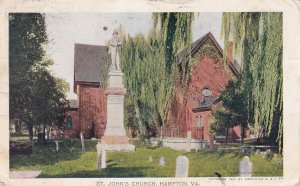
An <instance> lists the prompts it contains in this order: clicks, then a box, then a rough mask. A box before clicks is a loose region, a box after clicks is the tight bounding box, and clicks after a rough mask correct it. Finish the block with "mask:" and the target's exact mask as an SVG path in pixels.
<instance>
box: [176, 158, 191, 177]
mask: <svg viewBox="0 0 300 186" xmlns="http://www.w3.org/2000/svg"><path fill="white" fill-rule="evenodd" d="M188 176H189V159H188V158H187V157H186V156H178V157H177V158H176V173H175V177H188Z"/></svg>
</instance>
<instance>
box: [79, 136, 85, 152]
mask: <svg viewBox="0 0 300 186" xmlns="http://www.w3.org/2000/svg"><path fill="white" fill-rule="evenodd" d="M80 140H81V146H82V148H81V150H82V151H83V152H84V151H85V145H84V137H83V134H82V132H80Z"/></svg>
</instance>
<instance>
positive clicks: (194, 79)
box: [68, 32, 241, 140]
mask: <svg viewBox="0 0 300 186" xmlns="http://www.w3.org/2000/svg"><path fill="white" fill-rule="evenodd" d="M226 47H228V49H227V53H228V56H227V57H226V60H224V57H223V50H222V48H221V47H220V45H219V44H218V42H217V41H216V40H215V38H214V36H213V35H212V34H211V33H210V32H209V33H207V34H206V35H204V36H203V37H201V38H200V39H198V40H197V41H195V42H194V43H193V45H192V54H191V55H192V62H193V64H192V65H191V66H192V68H191V69H190V71H189V72H184V70H183V69H186V65H188V64H186V63H187V60H186V59H185V57H183V58H182V57H181V58H178V68H179V71H182V72H181V74H179V76H181V77H180V78H179V80H178V82H177V86H176V90H175V96H174V98H173V100H172V102H171V107H170V110H169V113H168V119H167V120H168V122H167V125H166V126H165V127H164V128H163V129H160V130H159V131H157V134H159V135H160V133H161V134H162V133H164V136H179V137H180V136H182V137H185V136H186V132H187V131H191V132H192V137H193V138H195V139H201V140H208V139H209V125H210V119H209V118H210V115H211V112H212V111H213V110H214V109H215V108H216V107H217V105H218V104H219V103H220V101H221V100H220V98H219V96H220V94H221V92H222V91H224V90H225V88H226V86H227V84H228V83H229V82H230V81H231V80H233V79H235V78H237V77H238V76H239V71H238V69H239V67H238V64H237V63H235V60H233V57H232V56H233V55H232V44H228V45H227V46H226ZM109 65H110V55H109V53H108V47H107V46H96V45H86V44H75V47H74V87H73V90H74V92H75V93H76V94H77V100H70V103H71V105H76V107H75V108H74V106H70V111H69V113H68V116H69V121H72V126H71V127H70V129H69V131H72V134H74V135H75V136H79V133H80V131H82V132H83V134H84V136H85V137H86V138H93V137H94V138H101V137H102V136H103V134H104V131H105V127H106V120H107V118H106V117H107V116H106V95H105V86H106V82H107V79H106V78H107V73H108V69H109ZM187 73H189V74H187ZM184 77H188V78H187V82H185V83H183V79H184ZM71 107H72V108H71ZM116 117H118V116H116ZM229 133H230V134H229V135H230V136H231V137H232V138H240V136H241V134H240V129H239V127H235V128H233V129H232V130H230V132H229Z"/></svg>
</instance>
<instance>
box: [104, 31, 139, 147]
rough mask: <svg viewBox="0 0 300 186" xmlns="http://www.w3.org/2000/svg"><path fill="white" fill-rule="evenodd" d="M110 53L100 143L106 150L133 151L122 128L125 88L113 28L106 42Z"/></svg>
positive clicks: (118, 39) (116, 37) (119, 43)
mask: <svg viewBox="0 0 300 186" xmlns="http://www.w3.org/2000/svg"><path fill="white" fill-rule="evenodd" d="M108 47H109V53H110V55H111V60H112V63H111V66H110V71H109V73H108V85H107V88H106V90H105V94H106V96H107V125H106V129H105V132H104V136H103V137H102V138H101V143H102V144H103V145H104V148H105V149H106V150H108V151H134V150H135V146H134V145H131V144H129V139H128V137H127V136H126V132H125V128H124V123H123V121H124V96H125V94H126V89H125V88H124V85H123V73H122V71H121V69H120V55H119V52H120V47H121V39H120V37H119V36H118V31H117V30H115V31H114V33H113V37H112V38H111V39H110V40H109V42H108Z"/></svg>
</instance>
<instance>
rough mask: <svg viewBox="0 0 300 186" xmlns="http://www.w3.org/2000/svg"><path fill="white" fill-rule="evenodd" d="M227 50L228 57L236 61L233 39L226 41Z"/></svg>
mask: <svg viewBox="0 0 300 186" xmlns="http://www.w3.org/2000/svg"><path fill="white" fill-rule="evenodd" d="M225 47H226V48H225V52H226V55H227V58H228V59H229V60H230V61H231V62H232V63H234V60H233V43H232V42H231V41H228V42H227V43H226V46H225Z"/></svg>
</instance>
